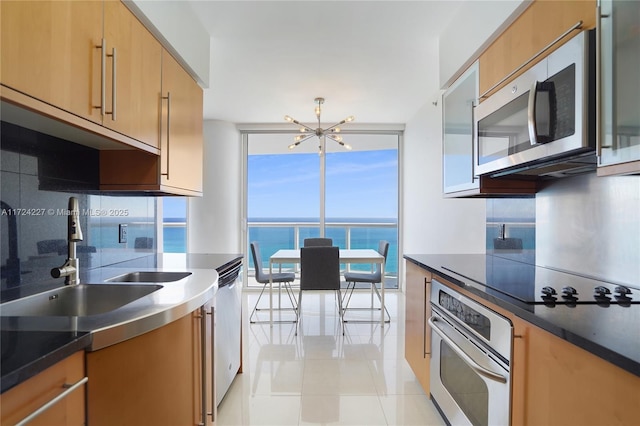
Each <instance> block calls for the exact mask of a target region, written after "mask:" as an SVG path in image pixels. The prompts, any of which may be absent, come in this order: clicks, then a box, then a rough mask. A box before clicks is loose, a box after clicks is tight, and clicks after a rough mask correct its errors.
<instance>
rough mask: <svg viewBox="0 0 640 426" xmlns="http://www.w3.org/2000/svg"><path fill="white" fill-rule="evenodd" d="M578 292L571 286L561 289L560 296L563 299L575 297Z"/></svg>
mask: <svg viewBox="0 0 640 426" xmlns="http://www.w3.org/2000/svg"><path fill="white" fill-rule="evenodd" d="M576 294H578V292H577V291H576V289H575V288H573V287H571V286H566V287H562V296H564V297H575V296H576Z"/></svg>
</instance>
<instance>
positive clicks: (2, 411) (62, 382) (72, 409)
mask: <svg viewBox="0 0 640 426" xmlns="http://www.w3.org/2000/svg"><path fill="white" fill-rule="evenodd" d="M83 378H84V351H79V352H76V353H75V354H73V355H71V356H69V357H67V358H65V359H63V360H62V361H60V362H58V363H57V364H54V365H52V366H51V367H49V368H47V369H46V370H44V371H42V372H41V373H38V374H37V375H35V376H33V377H32V378H30V379H28V380H26V381H24V382H22V383H20V384H19V385H17V386H16V387H14V388H12V389H9V390H8V391H6V392H5V393H3V394H2V397H1V401H2V402H1V404H0V405H1V407H0V424H3V425H14V424H16V423H18V422H19V421H21V420H23V419H24V418H26V417H27V416H28V415H30V414H32V413H33V412H35V411H36V410H37V409H39V408H40V407H42V406H43V405H45V404H46V403H47V402H50V401H51V400H52V399H54V398H56V397H58V396H60V395H61V394H63V392H65V390H66V389H68V386H70V385H73V384H76V383H78V382H79V381H81V380H82V379H83ZM85 386H86V385H80V386H79V387H77V388H74V389H73V390H71V391H69V393H68V394H67V395H66V396H65V397H64V398H63V399H62V400H60V401H59V402H58V403H56V404H54V405H52V406H51V407H50V408H49V409H48V410H46V411H44V412H42V413H41V414H40V415H38V416H36V417H35V418H34V419H33V420H32V421H30V422H29V425H30V426H51V425H56V426H81V425H85V424H86V419H85Z"/></svg>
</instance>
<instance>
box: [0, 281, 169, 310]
mask: <svg viewBox="0 0 640 426" xmlns="http://www.w3.org/2000/svg"><path fill="white" fill-rule="evenodd" d="M161 288H162V286H161V285H148V284H147V285H135V284H119V285H116V284H78V285H71V286H65V287H60V288H57V289H54V290H50V291H46V292H44V293H38V294H34V295H32V296H27V297H23V298H21V299H17V300H13V301H11V302H7V303H3V304H1V305H0V316H3V317H8V316H19V317H24V316H56V317H59V316H62V317H68V316H78V317H84V316H90V315H97V314H103V313H105V312H109V311H113V310H115V309H118V308H120V307H122V306H124V305H126V304H128V303H131V302H133V301H134V300H137V299H140V298H141V297H144V296H146V295H148V294H151V293H153V292H154V291H156V290H159V289H161Z"/></svg>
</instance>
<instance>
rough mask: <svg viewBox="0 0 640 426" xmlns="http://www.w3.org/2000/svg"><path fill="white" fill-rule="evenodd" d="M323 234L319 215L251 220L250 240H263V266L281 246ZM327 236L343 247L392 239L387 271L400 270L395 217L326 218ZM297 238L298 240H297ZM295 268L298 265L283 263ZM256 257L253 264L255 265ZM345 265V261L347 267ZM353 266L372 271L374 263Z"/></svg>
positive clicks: (394, 273)
mask: <svg viewBox="0 0 640 426" xmlns="http://www.w3.org/2000/svg"><path fill="white" fill-rule="evenodd" d="M319 236H320V227H319V225H318V221H317V219H305V218H277V219H273V218H256V219H250V221H249V240H248V243H250V242H252V241H257V242H258V243H259V244H260V251H261V254H262V261H263V265H262V266H263V267H264V268H268V267H269V257H270V256H271V255H272V254H273V253H275V252H276V251H278V250H280V249H290V248H296V247H302V246H303V242H304V239H305V238H313V237H319ZM325 237H328V238H331V239H333V244H334V245H336V246H338V247H340V248H347V247H348V248H352V249H360V248H370V249H374V250H376V249H377V248H378V243H379V241H380V240H386V241H388V242H389V253H388V254H387V263H386V265H385V275H386V276H388V277H397V274H398V226H397V222H396V221H395V220H392V219H376V218H355V219H354V218H332V219H327V220H326V229H325ZM296 239H297V244H296ZM282 266H283V268H291V269H293V268H295V266H296V265H282ZM253 267H254V265H253V259H249V268H250V269H253ZM344 267H345V266H344V265H343V268H344ZM350 269H351V270H356V271H357V270H360V271H365V272H367V271H369V270H370V269H371V266H370V265H351V267H350Z"/></svg>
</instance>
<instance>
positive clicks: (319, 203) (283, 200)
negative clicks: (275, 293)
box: [245, 132, 399, 288]
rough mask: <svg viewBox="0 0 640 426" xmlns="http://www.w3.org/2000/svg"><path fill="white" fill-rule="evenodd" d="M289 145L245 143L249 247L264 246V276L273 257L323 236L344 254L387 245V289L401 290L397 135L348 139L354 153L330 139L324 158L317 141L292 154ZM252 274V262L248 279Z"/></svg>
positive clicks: (275, 140) (260, 140)
mask: <svg viewBox="0 0 640 426" xmlns="http://www.w3.org/2000/svg"><path fill="white" fill-rule="evenodd" d="M292 137H293V136H292V135H291V134H282V133H248V134H246V135H245V141H246V152H247V158H246V190H247V194H246V214H247V230H246V231H247V245H248V243H249V242H252V241H257V242H258V243H259V244H260V247H261V251H262V257H263V259H262V260H263V267H265V268H266V267H268V263H267V262H268V259H269V256H271V255H272V254H273V253H275V251H277V250H278V249H281V248H297V247H300V246H301V245H302V243H303V240H304V238H307V237H314V236H320V235H324V236H326V237H330V238H332V239H333V241H334V244H335V245H338V246H340V247H342V248H374V249H375V248H377V247H378V242H379V241H380V240H387V241H389V243H390V248H389V254H388V258H387V266H386V270H385V272H386V279H385V284H386V286H388V287H390V288H393V287H397V275H398V205H399V203H398V194H399V192H398V186H399V185H398V144H399V134H398V133H397V132H390V133H387V134H360V133H358V134H345V135H343V137H344V140H345V142H348V143H349V145H351V147H352V150H345V149H344V147H342V146H340V145H338V144H337V143H335V142H334V141H332V140H330V139H327V141H326V143H325V144H326V145H325V152H324V154H323V155H319V143H320V141H319V140H318V139H317V138H312V139H310V140H308V141H306V142H304V143H303V144H301V145H300V146H298V147H296V148H295V149H294V150H289V149H288V148H287V147H288V145H289V144H290V143H291V139H292ZM361 267H364V268H367V266H364V265H361ZM253 268H254V265H253V260H252V259H249V270H250V275H251V272H252V271H253ZM285 268H293V269H295V268H296V265H285ZM350 268H351V269H356V268H357V266H356V265H353V266H351V267H350ZM251 283H252V281H251V280H249V285H251Z"/></svg>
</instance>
